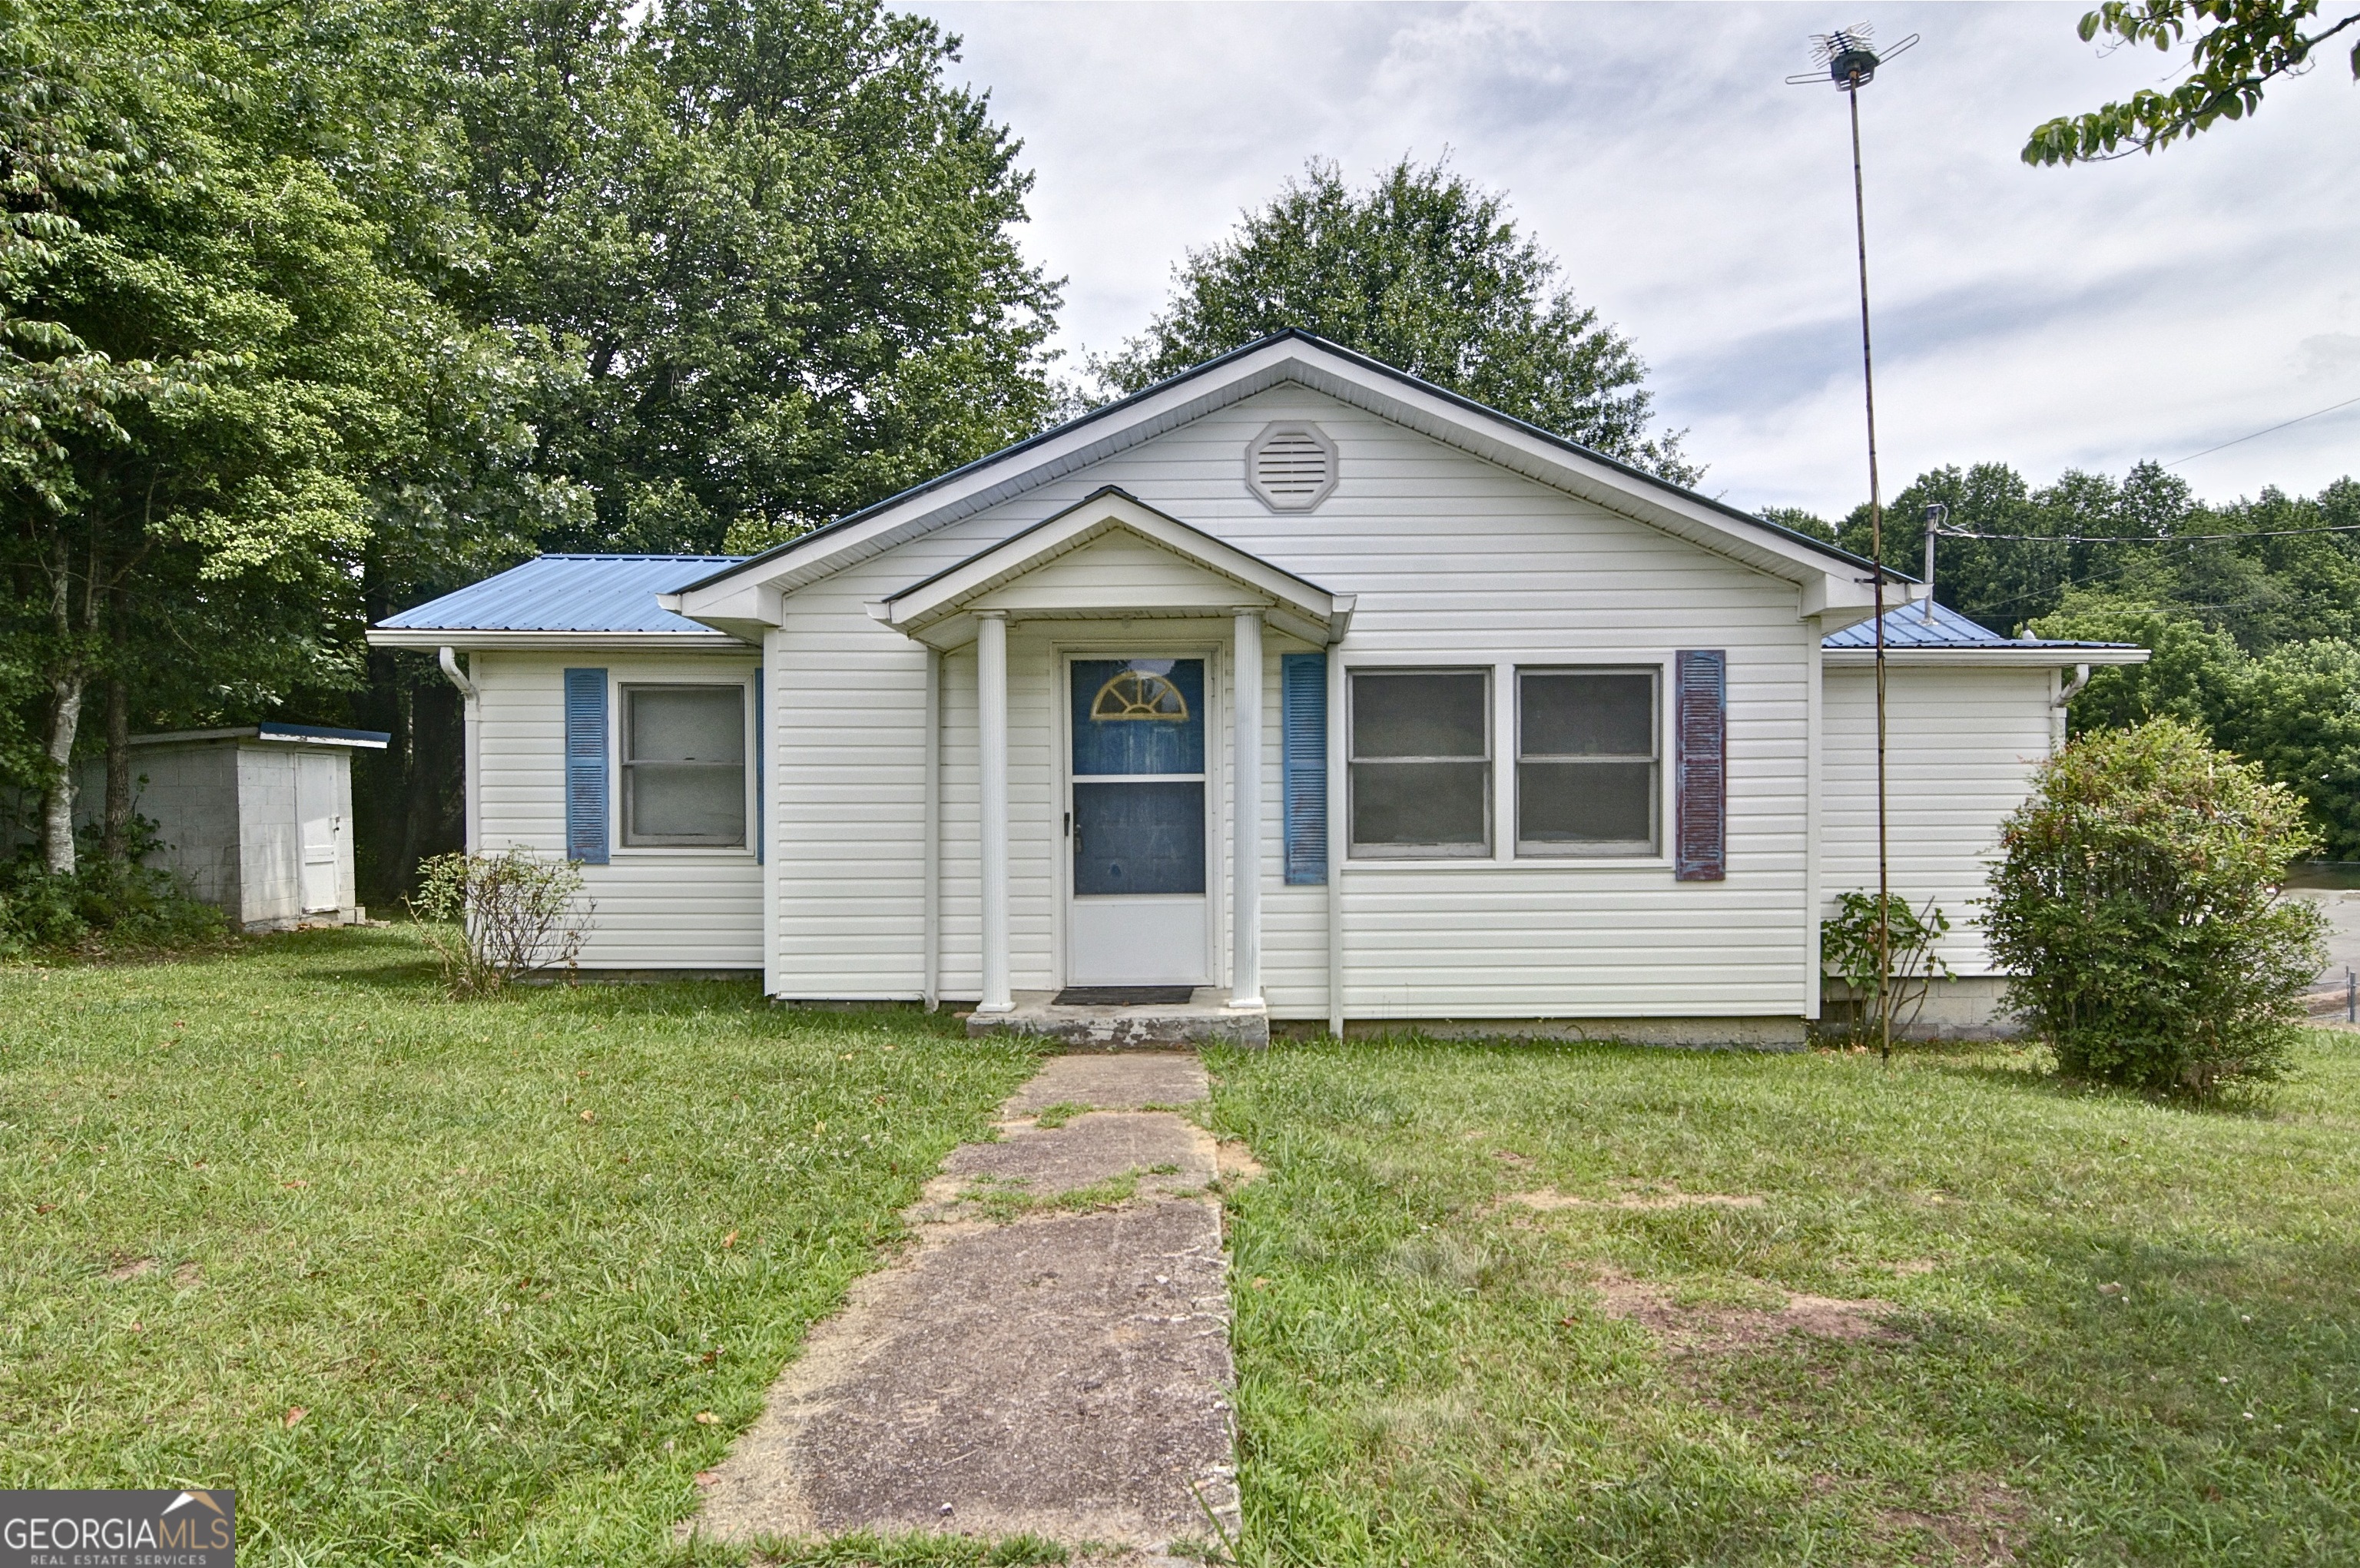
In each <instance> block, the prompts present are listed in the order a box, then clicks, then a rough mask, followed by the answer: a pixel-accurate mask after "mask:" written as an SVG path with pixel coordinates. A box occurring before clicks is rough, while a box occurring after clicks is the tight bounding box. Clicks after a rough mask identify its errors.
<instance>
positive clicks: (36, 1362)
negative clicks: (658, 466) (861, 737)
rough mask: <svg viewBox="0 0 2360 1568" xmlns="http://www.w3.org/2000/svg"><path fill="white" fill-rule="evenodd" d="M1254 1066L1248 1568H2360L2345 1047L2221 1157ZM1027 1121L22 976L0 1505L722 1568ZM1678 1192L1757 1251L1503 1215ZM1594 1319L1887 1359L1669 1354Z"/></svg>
mask: <svg viewBox="0 0 2360 1568" xmlns="http://www.w3.org/2000/svg"><path fill="white" fill-rule="evenodd" d="M1215 1066H1216V1069H1217V1075H1218V1086H1217V1097H1216V1102H1215V1104H1214V1107H1213V1109H1212V1113H1211V1115H1210V1118H1209V1120H1210V1122H1211V1124H1212V1125H1213V1126H1214V1128H1215V1129H1216V1130H1217V1131H1218V1132H1219V1133H1220V1134H1222V1135H1225V1136H1241V1137H1244V1138H1246V1139H1247V1140H1248V1141H1249V1142H1250V1143H1251V1147H1252V1152H1253V1153H1254V1154H1255V1156H1256V1157H1259V1158H1260V1160H1261V1161H1262V1163H1263V1165H1264V1166H1265V1167H1266V1169H1267V1174H1265V1175H1264V1176H1263V1177H1262V1178H1261V1179H1258V1180H1254V1181H1251V1182H1249V1183H1245V1184H1243V1185H1242V1186H1238V1185H1234V1184H1230V1183H1224V1184H1223V1187H1222V1190H1223V1191H1224V1193H1225V1197H1226V1201H1228V1203H1229V1208H1230V1217H1229V1223H1230V1239H1231V1244H1232V1247H1233V1249H1234V1270H1233V1285H1234V1297H1235V1301H1236V1305H1237V1310H1238V1321H1237V1332H1236V1345H1237V1354H1238V1365H1239V1368H1240V1390H1239V1406H1240V1433H1241V1445H1242V1447H1241V1470H1242V1474H1241V1482H1242V1485H1243V1487H1244V1492H1245V1502H1246V1520H1247V1535H1246V1540H1245V1544H1244V1555H1245V1557H1246V1558H1247V1559H1248V1561H1249V1562H1251V1563H1269V1564H1273V1565H1276V1564H1295V1563H1312V1564H1317V1565H1319V1568H1330V1565H1338V1568H1340V1565H1349V1564H1379V1563H1382V1564H1387V1565H1391V1564H1426V1563H1434V1564H1442V1563H1450V1564H1459V1563H1467V1564H1479V1563H1480V1564H1511V1563H1514V1564H1523V1563H1550V1564H1554V1563H1568V1564H1571V1563H1646V1564H1655V1563H1662V1564H1672V1563H1698V1564H1704V1563H1712V1564H1721V1563H1781V1564H1785V1563H1905V1562H1906V1563H1918V1562H1923V1563H1946V1562H1953V1561H1956V1562H1967V1563H1982V1562H1983V1561H1985V1560H1986V1559H1987V1558H1988V1557H1989V1556H1991V1555H1992V1554H1993V1553H1994V1551H1997V1550H2005V1552H2010V1553H2013V1554H2014V1556H2015V1557H2016V1560H2018V1561H2021V1562H2026V1563H2060V1564H2062V1563H2116V1562H2135V1563H2195V1562H2202V1563H2345V1562H2355V1561H2360V1037H2355V1036H2329V1035H2320V1036H2313V1038H2312V1044H2311V1047H2309V1049H2308V1051H2307V1052H2306V1054H2305V1056H2304V1058H2303V1061H2302V1064H2301V1076H2300V1078H2299V1079H2298V1080H2296V1081H2295V1082H2293V1083H2291V1084H2289V1085H2288V1086H2286V1087H2285V1088H2283V1089H2281V1090H2280V1091H2278V1093H2277V1094H2276V1095H2275V1096H2274V1097H2273V1098H2271V1099H2270V1100H2268V1101H2267V1102H2260V1103H2257V1104H2256V1105H2254V1106H2251V1107H2248V1108H2246V1109H2244V1110H2241V1111H2214V1112H2191V1111H2187V1110H2183V1109H2175V1108H2169V1107H2163V1106H2158V1105H2154V1104H2150V1103H2147V1102H2142V1101H2138V1100H2135V1099H2130V1098H2126V1097H2123V1096H2118V1095H2113V1094H2103V1093H2083V1092H2080V1091H2072V1090H2070V1089H2067V1088H2064V1087H2061V1086H2060V1085H2058V1084H2056V1083H2055V1082H2053V1081H2052V1080H2049V1079H2048V1078H2047V1077H2045V1076H2044V1075H2043V1074H2042V1073H2041V1072H2040V1071H2038V1063H2037V1062H2035V1061H2034V1060H2033V1059H2032V1058H2030V1057H2029V1056H2028V1055H2026V1054H2022V1053H2011V1052H2007V1051H2001V1050H1993V1051H1985V1052H1980V1053H1977V1052H1950V1053H1940V1052H1922V1053H1911V1054H1907V1055H1905V1056H1904V1057H1903V1058H1901V1059H1900V1060H1898V1061H1897V1062H1896V1065H1895V1066H1894V1067H1893V1068H1891V1069H1885V1068H1883V1067H1880V1066H1879V1065H1878V1064H1877V1063H1876V1062H1875V1061H1874V1058H1861V1057H1852V1056H1843V1055H1813V1056H1804V1057H1754V1056H1739V1055H1702V1054H1689V1053H1680V1052H1661V1051H1640V1050H1626V1049H1620V1048H1616V1047H1557V1046H1532V1045H1520V1046H1484V1045H1443V1044H1434V1043H1409V1044H1399V1043H1394V1044H1371V1045H1355V1046H1351V1047H1321V1046H1294V1047H1280V1048H1277V1049H1274V1050H1272V1051H1269V1052H1266V1053H1259V1054H1246V1053H1222V1054H1219V1055H1218V1056H1217V1058H1215ZM1031 1067H1032V1058H1031V1057H1030V1056H1029V1055H1027V1054H1026V1053H1025V1052H1023V1051H1022V1050H1021V1049H1017V1048H1012V1047H1007V1046H1001V1045H994V1044H984V1043H976V1042H970V1041H968V1040H967V1039H965V1038H964V1037H962V1036H960V1035H959V1034H958V1033H957V1032H956V1026H955V1025H951V1024H950V1023H948V1022H947V1021H943V1020H929V1019H925V1018H923V1017H921V1016H918V1015H916V1014H910V1013H893V1014H833V1013H810V1012H787V1011H781V1010H778V1009H773V1008H770V1007H768V1006H766V1005H764V1004H762V1003H760V1002H759V999H758V998H757V997H756V996H755V995H754V994H753V991H752V988H751V987H750V986H728V985H694V984H683V985H676V986H661V987H649V986H637V987H594V986H585V987H583V988H581V989H579V990H565V989H562V988H557V989H545V990H534V991H529V992H523V993H520V994H516V995H512V996H509V997H506V998H502V999H500V1000H497V1001H494V1002H489V1003H464V1004H462V1003H449V1002H445V1001H443V1000H441V998H440V997H439V995H438V994H437V992H436V991H435V989H434V986H433V983H432V974H431V971H430V970H429V968H428V966H427V964H426V962H425V961H424V956H423V954H422V953H421V950H420V948H418V947H417V945H416V944H415V941H414V939H413V938H411V937H410V934H408V933H407V932H404V931H400V930H391V931H370V932H318V933H305V934H300V935H295V936H290V937H284V938H268V939H266V940H262V941H257V942H253V943H246V944H242V945H240V946H239V947H238V948H236V949H235V950H234V951H231V952H227V953H222V954H209V955H206V956H204V957H202V958H198V959H190V960H187V961H183V962H178V963H165V964H157V965H151V966H147V967H131V966H122V967H103V966H90V967H65V968H36V967H26V966H17V967H10V968H6V969H0V1486H157V1485H169V1484H172V1483H178V1482H185V1483H191V1484H202V1485H213V1486H236V1487H237V1488H238V1491H239V1504H240V1509H239V1511H240V1516H241V1519H240V1523H241V1535H242V1537H243V1541H244V1544H245V1545H246V1548H247V1550H248V1552H249V1555H250V1557H251V1559H252V1560H253V1561H256V1562H258V1563H278V1564H298V1563H301V1564H313V1563H317V1564H330V1563H413V1564H421V1565H423V1564H430V1563H502V1564H508V1563H515V1564H526V1563H547V1564H576V1563H585V1564H586V1563H617V1564H637V1563H663V1562H678V1561H680V1560H682V1559H683V1558H686V1557H689V1556H691V1555H694V1557H695V1558H696V1559H698V1560H699V1561H713V1562H725V1561H733V1560H736V1555H735V1554H732V1553H730V1552H724V1551H719V1550H717V1549H713V1548H710V1547H705V1548H700V1549H697V1550H696V1551H694V1552H693V1553H692V1552H690V1551H689V1549H686V1548H683V1547H681V1546H679V1545H677V1544H676V1543H675V1541H674V1537H673V1533H672V1532H673V1527H674V1525H675V1524H676V1522H677V1521H678V1520H680V1519H683V1518H684V1517H685V1516H686V1515H687V1514H688V1513H689V1511H690V1510H691V1509H692V1508H694V1501H695V1497H696V1486H695V1483H694V1476H695V1474H696V1472H697V1471H699V1470H700V1469H704V1468H707V1467H709V1466H711V1465H712V1464H714V1463H715V1462H716V1461H717V1460H718V1459H719V1458H720V1457H721V1455H722V1454H723V1453H724V1452H726V1450H727V1445H728V1443H729V1442H730V1440H731V1438H732V1437H733V1436H734V1434H735V1433H737V1431H741V1430H743V1428H744V1427H745V1426H746V1425H747V1424H748V1422H750V1421H751V1420H752V1419H753V1418H754V1416H755V1415H756V1413H757V1412H758V1410H759V1407H760V1402H761V1398H762V1394H763V1390H764V1388H765V1387H767V1386H768V1384H769V1383H770V1380H771V1379H772V1378H773V1377H774V1376H776V1374H777V1373H778V1371H779V1369H780V1367H781V1365H784V1364H785V1363H786V1362H787V1361H788V1360H789V1359H790V1358H791V1357H792V1354H794V1351H795V1348H796V1346H797V1345H798V1343H800V1340H801V1336H802V1334H803V1331H804V1330H805V1328H806V1327H807V1326H808V1325H809V1324H810V1323H811V1321H813V1320H814V1318H815V1317H817V1316H819V1315H822V1314H824V1313H825V1312H826V1311H827V1310H830V1309H831V1308H832V1307H833V1306H834V1305H835V1304H836V1302H837V1301H838V1300H839V1299H841V1298H842V1294H843V1291H844V1289H845V1288H846V1286H847V1283H848V1282H849V1281H850V1280H851V1279H852V1278H853V1277H855V1276H856V1275H858V1273H859V1272H861V1271H862V1270H864V1269H866V1268H869V1267H870V1266H874V1265H875V1263H876V1262H877V1261H878V1260H879V1258H880V1256H882V1255H885V1253H886V1251H887V1249H889V1248H890V1245H891V1244H892V1243H894V1242H895V1241H896V1240H897V1239H898V1238H899V1237H900V1235H901V1229H900V1223H899V1221H898V1220H897V1218H896V1216H897V1214H898V1213H899V1212H900V1211H901V1209H902V1208H904V1207H905V1206H907V1205H908V1204H910V1203H912V1201H915V1199H916V1198H917V1196H918V1192H919V1189H920V1187H921V1186H922V1185H923V1181H924V1180H925V1179H926V1178H927V1177H929V1176H930V1175H932V1174H933V1173H934V1169H935V1168H936V1166H937V1165H938V1163H939V1161H940V1159H941V1158H942V1157H943V1156H944V1155H945V1153H947V1152H948V1150H949V1148H950V1147H951V1146H952V1145H953V1144H954V1143H956V1142H958V1141H960V1140H962V1139H972V1138H979V1137H983V1136H987V1135H989V1130H990V1127H991V1124H992V1116H993V1112H994V1109H995V1107H996V1106H997V1105H998V1103H999V1102H1000V1100H1001V1099H1002V1098H1003V1097H1004V1096H1005V1095H1007V1094H1008V1093H1009V1092H1011V1091H1012V1090H1013V1088H1014V1087H1015V1086H1016V1084H1017V1083H1018V1082H1020V1081H1021V1080H1022V1079H1023V1078H1024V1077H1025V1076H1027V1074H1028V1073H1029V1072H1030V1070H1031ZM585 1113H586V1116H585ZM1674 1187H1676V1188H1677V1190H1679V1191H1683V1192H1687V1193H1690V1194H1704V1193H1721V1194H1731V1195H1743V1196H1758V1197H1761V1198H1763V1199H1764V1200H1765V1201H1764V1202H1763V1203H1762V1204H1761V1205H1759V1206H1758V1207H1704V1206H1697V1207H1683V1208H1670V1207H1655V1208H1636V1207H1621V1208H1618V1207H1611V1206H1601V1207H1579V1208H1557V1209H1553V1210H1547V1211H1545V1212H1544V1211H1535V1210H1534V1209H1531V1208H1528V1207H1523V1206H1518V1205H1513V1204H1503V1203H1502V1201H1501V1200H1502V1199H1503V1198H1504V1197H1505V1196H1507V1195H1509V1194H1512V1193H1518V1192H1530V1191H1534V1190H1559V1191H1562V1192H1565V1193H1568V1194H1570V1195H1574V1196H1578V1197H1587V1198H1591V1199H1601V1200H1606V1199H1612V1198H1614V1197H1616V1196H1617V1195H1621V1194H1627V1193H1631V1192H1633V1191H1644V1192H1656V1193H1660V1192H1662V1191H1665V1190H1669V1189H1670V1188H1674ZM1087 1197H1088V1199H1089V1201H1098V1200H1099V1199H1101V1198H1105V1199H1108V1200H1109V1201H1111V1198H1112V1197H1113V1194H1112V1193H1111V1192H1109V1193H1091V1194H1088V1195H1087ZM1605 1269H1612V1270H1614V1271H1616V1272H1618V1273H1619V1274H1620V1275H1622V1276H1626V1277H1630V1278H1632V1279H1634V1280H1640V1281H1647V1282H1652V1283H1653V1285H1654V1286H1655V1288H1658V1289H1659V1290H1660V1291H1661V1292H1663V1293H1664V1295H1663V1299H1666V1300H1669V1301H1673V1302H1677V1303H1688V1304H1691V1305H1693V1306H1694V1307H1695V1308H1696V1309H1697V1313H1698V1315H1697V1317H1696V1318H1695V1319H1694V1321H1697V1322H1699V1323H1708V1322H1710V1321H1726V1317H1725V1314H1726V1313H1727V1312H1729V1311H1731V1310H1734V1309H1736V1308H1742V1307H1744V1306H1749V1305H1750V1306H1757V1307H1758V1306H1763V1305H1768V1304H1775V1302H1776V1301H1777V1300H1778V1299H1780V1296H1781V1293H1782V1292H1787V1291H1797V1292H1808V1293H1812V1294H1817V1295H1822V1296H1829V1297H1841V1298H1857V1297H1875V1298H1879V1299H1883V1300H1885V1301H1888V1302H1891V1303H1893V1304H1894V1306H1895V1308H1896V1317H1895V1319H1894V1327H1895V1329H1896V1331H1897V1332H1895V1334H1894V1335H1893V1337H1891V1338H1889V1339H1885V1340H1864V1341H1855V1342H1839V1341H1828V1340H1814V1339H1809V1338H1803V1337H1796V1336H1786V1335H1768V1336H1765V1337H1760V1338H1758V1339H1757V1340H1756V1341H1754V1343H1713V1342H1707V1343H1696V1344H1689V1345H1688V1346H1686V1347H1685V1348H1684V1347H1683V1346H1682V1345H1681V1344H1679V1343H1673V1342H1672V1341H1669V1340H1666V1339H1665V1338H1663V1337H1659V1336H1658V1335H1657V1334H1656V1333H1655V1332H1653V1331H1651V1330H1650V1329H1648V1328H1646V1327H1643V1326H1641V1325H1640V1324H1638V1323H1634V1322H1631V1321H1623V1320H1622V1319H1620V1318H1617V1317H1615V1316H1613V1315H1612V1314H1610V1313H1609V1312H1608V1311H1606V1310H1604V1308H1603V1304H1602V1299H1601V1295H1600V1293H1599V1291H1598V1290H1597V1289H1596V1288H1595V1285H1594V1281H1595V1280H1596V1279H1597V1277H1598V1276H1599V1274H1600V1272H1601V1270H1605ZM2109 1287H2118V1288H2109ZM1666 1310H1668V1311H1672V1312H1674V1314H1675V1316H1677V1309H1676V1308H1667V1309H1666ZM1714 1312H1719V1313H1721V1314H1724V1316H1723V1317H1722V1318H1721V1319H1720V1320H1714V1319H1712V1318H1711V1317H1710V1314H1711V1313H1714ZM296 1410H300V1411H301V1412H302V1414H301V1415H300V1419H295V1420H292V1421H291V1422H290V1415H291V1414H292V1412H294V1411H296ZM2249 1412H2250V1416H2249V1414H2248V1413H2249ZM700 1414H709V1416H710V1417H711V1418H712V1419H711V1420H709V1421H701V1420H698V1419H697V1418H698V1417H699V1415H700ZM781 1555H782V1560H787V1561H793V1562H804V1563H814V1564H819V1563H841V1564H850V1563H869V1562H876V1563H894V1564H905V1565H907V1568H921V1565H948V1564H983V1563H1019V1562H1054V1561H1056V1560H1058V1558H1059V1556H1060V1552H1059V1551H1058V1549H1056V1548H1054V1547H1053V1546H1051V1545H1049V1544H1048V1543H1045V1542H1039V1541H1023V1540H1019V1541H1004V1542H998V1543H983V1544H978V1543H970V1542H958V1541H945V1540H909V1541H895V1542H876V1541H839V1542H836V1543H833V1544H830V1545H813V1544H808V1543H807V1544H804V1545H803V1546H799V1547H795V1548H793V1549H792V1550H786V1551H782V1553H781Z"/></svg>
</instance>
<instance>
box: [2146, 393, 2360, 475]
mask: <svg viewBox="0 0 2360 1568" xmlns="http://www.w3.org/2000/svg"><path fill="white" fill-rule="evenodd" d="M2355 403H2360V398H2346V399H2344V400H2343V401H2342V402H2340V403H2330V404H2328V405H2327V406H2326V407H2325V408H2323V409H2313V410H2311V411H2310V412H2309V413H2307V414H2297V415H2295V416H2294V418H2292V419H2290V420H2288V421H2286V422H2285V423H2282V424H2274V425H2272V426H2270V428H2269V429H2268V430H2257V431H2256V432H2254V433H2253V434H2251V435H2241V436H2239V437H2237V439H2236V440H2234V441H2224V442H2223V443H2222V444H2220V445H2218V446H2208V447H2206V448H2205V449H2204V450H2203V451H2202V452H2191V453H2190V454H2189V455H2187V456H2185V457H2175V458H2173V459H2172V460H2171V461H2170V462H2169V463H2166V464H2163V465H2162V466H2164V467H2166V468H2177V467H2179V466H2180V465H2181V464H2182V463H2193V462H2195V461H2196V460H2197V459H2198V458H2199V457H2210V456H2212V454H2214V453H2215V452H2226V451H2227V450H2228V449H2229V448H2230V447H2232V446H2242V445H2243V444H2245V443H2246V442H2248V441H2256V440H2258V439H2260V438H2261V437H2263V436H2265V435H2268V434H2270V433H2272V432H2273V431H2280V430H2284V429H2286V428H2287V425H2290V424H2300V423H2301V422H2303V421H2305V420H2307V419H2317V418H2318V417H2319V416H2320V415H2322V414H2332V413H2333V412H2334V411H2336V410H2337V409H2348V408H2350V407H2351V406H2352V405H2353V404H2355Z"/></svg>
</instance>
